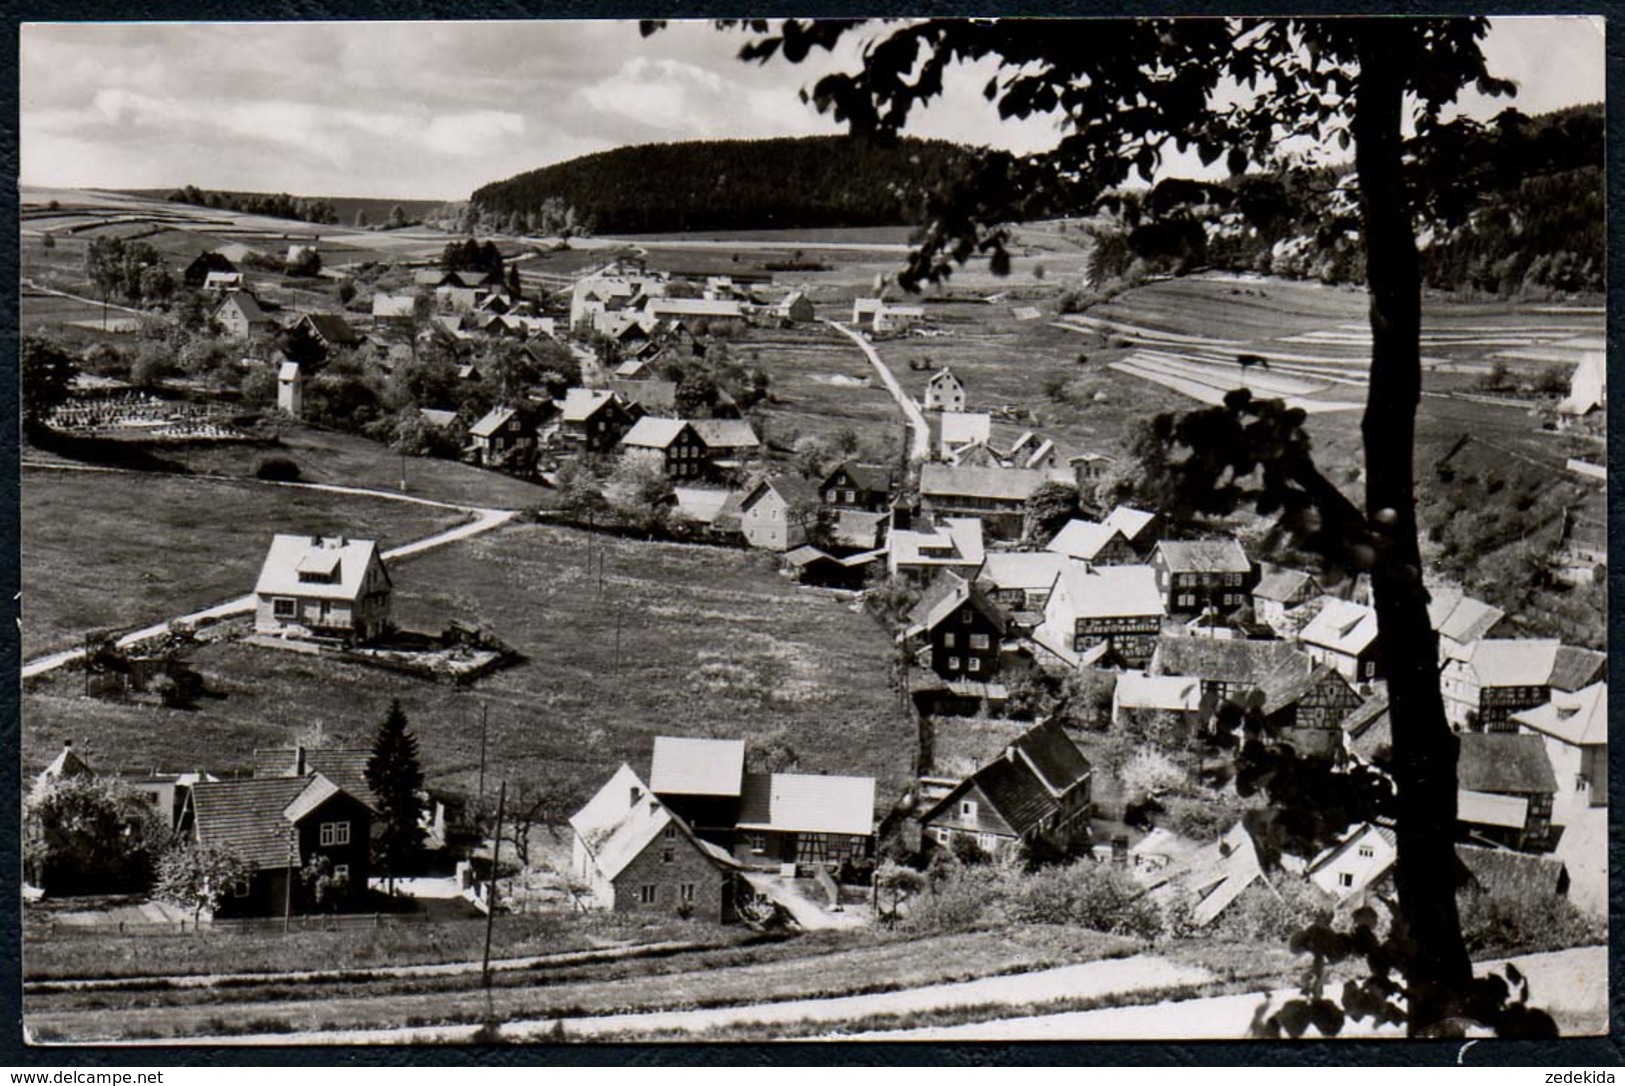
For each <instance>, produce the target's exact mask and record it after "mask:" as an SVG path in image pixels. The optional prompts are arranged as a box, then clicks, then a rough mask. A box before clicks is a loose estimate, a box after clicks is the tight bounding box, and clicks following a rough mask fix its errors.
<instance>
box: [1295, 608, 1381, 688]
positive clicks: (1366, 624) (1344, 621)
mask: <svg viewBox="0 0 1625 1086" xmlns="http://www.w3.org/2000/svg"><path fill="white" fill-rule="evenodd" d="M1298 642H1299V643H1300V644H1301V645H1302V646H1303V649H1304V651H1305V652H1307V653H1308V654H1309V658H1310V659H1311V660H1313V661H1315V662H1316V663H1317V664H1326V665H1327V666H1328V667H1331V668H1333V669H1334V670H1336V671H1337V673H1338V674H1340V675H1342V676H1343V678H1345V679H1347V680H1348V681H1349V682H1351V683H1369V682H1371V681H1372V680H1374V679H1377V678H1380V677H1381V675H1382V654H1381V652H1380V651H1379V646H1378V643H1377V612H1376V611H1375V610H1374V609H1373V608H1370V607H1366V606H1364V605H1363V604H1358V603H1351V602H1350V601H1348V600H1340V599H1337V598H1336V597H1327V598H1326V599H1325V600H1324V601H1323V602H1322V605H1321V608H1320V612H1319V613H1318V614H1316V615H1315V617H1314V618H1312V619H1310V621H1309V623H1308V625H1306V626H1304V628H1303V629H1302V630H1301V631H1300V632H1299V633H1298Z"/></svg>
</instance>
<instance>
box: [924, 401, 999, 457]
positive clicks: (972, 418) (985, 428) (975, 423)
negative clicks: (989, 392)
mask: <svg viewBox="0 0 1625 1086" xmlns="http://www.w3.org/2000/svg"><path fill="white" fill-rule="evenodd" d="M992 436H993V416H992V415H989V414H987V413H986V412H982V411H944V412H943V413H942V444H943V445H969V444H972V443H974V442H977V441H984V442H985V441H987V440H988V439H989V438H991V437H992ZM928 466H929V465H928Z"/></svg>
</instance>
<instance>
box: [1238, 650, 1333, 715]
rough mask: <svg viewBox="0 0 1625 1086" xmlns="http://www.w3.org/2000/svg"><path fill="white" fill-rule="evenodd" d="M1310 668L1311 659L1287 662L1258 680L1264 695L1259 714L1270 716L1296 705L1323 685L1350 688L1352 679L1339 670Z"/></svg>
mask: <svg viewBox="0 0 1625 1086" xmlns="http://www.w3.org/2000/svg"><path fill="white" fill-rule="evenodd" d="M1306 665H1308V661H1307V660H1304V661H1299V660H1283V661H1282V662H1281V663H1280V665H1279V666H1277V667H1276V668H1274V669H1273V670H1271V671H1269V672H1268V673H1266V674H1265V675H1263V676H1262V677H1261V678H1260V679H1259V680H1258V690H1259V692H1260V693H1261V694H1263V695H1264V701H1263V704H1262V705H1260V706H1259V711H1260V712H1262V713H1263V714H1264V715H1265V716H1269V715H1271V714H1273V713H1277V712H1279V711H1280V710H1282V709H1285V708H1286V707H1287V706H1289V705H1296V704H1297V703H1298V702H1299V701H1302V700H1303V697H1304V695H1306V694H1308V693H1309V691H1311V690H1313V689H1314V688H1315V687H1317V686H1319V685H1320V684H1321V683H1323V682H1329V683H1338V684H1341V685H1342V686H1345V687H1346V686H1348V680H1347V679H1345V678H1343V676H1342V675H1341V674H1339V673H1338V671H1337V670H1336V669H1335V668H1332V667H1329V666H1328V665H1326V664H1319V665H1315V666H1306Z"/></svg>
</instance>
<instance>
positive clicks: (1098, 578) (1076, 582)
mask: <svg viewBox="0 0 1625 1086" xmlns="http://www.w3.org/2000/svg"><path fill="white" fill-rule="evenodd" d="M1162 618H1163V604H1162V596H1161V594H1160V593H1159V592H1158V591H1157V584H1156V574H1155V572H1154V571H1153V570H1152V569H1151V567H1150V566H1091V565H1088V564H1087V563H1082V562H1073V563H1071V564H1070V565H1068V566H1067V568H1065V569H1063V570H1061V572H1060V573H1059V574H1057V575H1056V578H1055V584H1054V586H1053V587H1052V588H1051V589H1050V594H1049V599H1048V600H1047V601H1046V602H1045V605H1044V621H1043V622H1041V623H1040V624H1039V625H1038V627H1037V629H1035V630H1034V631H1033V640H1034V641H1036V642H1037V643H1038V644H1040V645H1042V646H1043V647H1044V648H1046V649H1049V650H1050V651H1051V652H1053V653H1055V654H1056V655H1057V656H1059V657H1060V658H1061V659H1062V660H1064V661H1066V662H1067V663H1069V664H1071V665H1073V666H1074V667H1084V666H1089V665H1093V664H1100V663H1104V664H1107V665H1113V666H1118V667H1144V666H1145V665H1146V663H1147V662H1148V661H1150V659H1151V657H1152V654H1153V653H1154V652H1155V651H1156V648H1157V641H1158V635H1159V633H1160V632H1161V630H1162Z"/></svg>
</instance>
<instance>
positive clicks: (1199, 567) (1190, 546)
mask: <svg viewBox="0 0 1625 1086" xmlns="http://www.w3.org/2000/svg"><path fill="white" fill-rule="evenodd" d="M1157 549H1158V550H1159V551H1161V552H1162V560H1163V563H1164V564H1165V565H1167V567H1168V569H1169V571H1170V572H1173V573H1247V572H1249V571H1250V570H1251V569H1252V568H1253V564H1252V562H1251V560H1249V559H1248V557H1247V552H1246V551H1244V550H1242V548H1241V544H1240V543H1237V542H1236V541H1235V540H1234V539H1178V540H1176V539H1164V540H1162V541H1161V542H1159V543H1158V544H1157Z"/></svg>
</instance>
